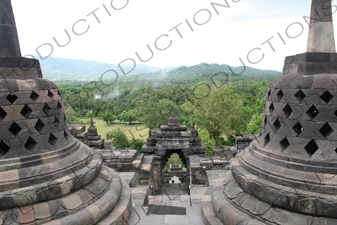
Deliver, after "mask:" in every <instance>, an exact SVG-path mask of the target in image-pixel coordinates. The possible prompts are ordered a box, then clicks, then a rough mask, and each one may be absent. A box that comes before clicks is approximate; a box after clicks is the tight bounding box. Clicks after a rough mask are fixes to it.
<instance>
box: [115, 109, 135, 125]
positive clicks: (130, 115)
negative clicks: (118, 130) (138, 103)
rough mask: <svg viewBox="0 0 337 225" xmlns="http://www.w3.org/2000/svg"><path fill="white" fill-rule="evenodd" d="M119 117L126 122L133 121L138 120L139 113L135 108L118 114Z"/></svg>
mask: <svg viewBox="0 0 337 225" xmlns="http://www.w3.org/2000/svg"><path fill="white" fill-rule="evenodd" d="M118 119H119V120H121V121H124V122H128V123H131V122H132V121H136V120H137V113H136V111H135V110H134V109H131V110H128V111H123V112H122V113H120V114H119V115H118Z"/></svg>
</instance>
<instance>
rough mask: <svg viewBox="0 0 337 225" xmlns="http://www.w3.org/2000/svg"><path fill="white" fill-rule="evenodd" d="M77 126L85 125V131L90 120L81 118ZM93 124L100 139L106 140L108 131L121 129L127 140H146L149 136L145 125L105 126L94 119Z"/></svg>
mask: <svg viewBox="0 0 337 225" xmlns="http://www.w3.org/2000/svg"><path fill="white" fill-rule="evenodd" d="M79 121H80V122H79V123H78V124H82V125H86V129H88V127H89V123H90V119H89V118H81V119H79ZM94 124H95V126H96V128H97V131H98V134H100V135H101V137H102V138H106V134H107V133H108V132H110V131H113V130H116V129H118V128H119V129H121V130H122V131H123V132H124V133H125V134H126V136H127V137H128V139H131V138H132V137H134V138H136V139H141V140H144V141H145V140H146V138H147V137H148V136H149V128H147V127H146V125H145V124H139V125H126V124H107V123H106V122H104V121H102V120H100V119H94Z"/></svg>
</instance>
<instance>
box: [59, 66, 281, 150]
mask: <svg viewBox="0 0 337 225" xmlns="http://www.w3.org/2000/svg"><path fill="white" fill-rule="evenodd" d="M231 69H232V70H233V71H234V73H239V72H241V71H244V72H243V73H242V74H241V75H235V74H232V72H231V71H230V69H229V67H228V66H227V65H218V64H205V63H203V64H199V65H195V66H192V67H179V68H177V69H173V70H170V71H164V70H161V71H158V72H152V73H146V74H138V75H132V76H129V77H127V76H125V77H124V78H122V79H112V80H111V81H109V80H108V79H107V80H104V82H102V80H100V79H97V80H95V79H91V81H83V80H82V81H79V80H58V81H56V83H57V85H58V86H59V88H60V90H61V93H62V95H63V99H64V101H65V104H66V109H67V116H68V120H69V121H70V122H74V123H76V122H77V119H78V118H80V117H86V118H88V117H96V118H99V119H102V120H104V121H105V122H106V123H113V121H116V120H119V121H124V122H127V123H128V122H131V121H139V122H143V123H144V124H145V126H146V127H147V128H156V127H159V126H160V125H162V124H166V123H167V119H168V117H169V116H170V113H171V111H172V109H173V108H174V109H175V110H176V112H177V114H178V116H179V119H180V123H181V124H185V125H187V126H189V127H191V126H192V123H195V124H196V126H197V127H198V130H199V132H200V134H201V136H202V138H203V141H204V142H205V143H206V144H207V149H208V153H210V151H211V149H212V148H213V147H214V145H215V140H216V139H218V140H219V143H220V144H221V145H224V144H233V141H234V138H235V136H237V135H242V134H245V133H258V132H259V130H260V127H261V124H262V119H263V118H262V117H263V114H262V113H263V108H264V102H265V95H266V92H267V88H268V86H269V84H270V82H271V81H272V80H273V79H275V78H276V77H277V76H280V75H281V73H280V72H276V71H262V70H257V69H253V68H234V67H233V68H231ZM126 77H127V78H126Z"/></svg>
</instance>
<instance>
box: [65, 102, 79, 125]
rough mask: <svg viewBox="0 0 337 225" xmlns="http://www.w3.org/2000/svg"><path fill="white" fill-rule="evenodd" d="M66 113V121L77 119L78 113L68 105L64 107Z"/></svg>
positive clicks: (74, 121) (72, 121) (70, 121)
mask: <svg viewBox="0 0 337 225" xmlns="http://www.w3.org/2000/svg"><path fill="white" fill-rule="evenodd" d="M66 115H67V120H68V123H70V124H71V123H76V122H77V121H78V120H77V117H78V114H77V113H76V112H75V110H74V109H73V108H72V107H71V106H69V107H67V108H66Z"/></svg>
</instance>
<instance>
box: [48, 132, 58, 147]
mask: <svg viewBox="0 0 337 225" xmlns="http://www.w3.org/2000/svg"><path fill="white" fill-rule="evenodd" d="M56 142H57V137H55V136H54V135H53V134H50V135H49V139H48V143H49V144H51V145H52V146H55V145H56Z"/></svg>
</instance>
